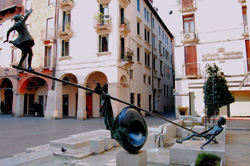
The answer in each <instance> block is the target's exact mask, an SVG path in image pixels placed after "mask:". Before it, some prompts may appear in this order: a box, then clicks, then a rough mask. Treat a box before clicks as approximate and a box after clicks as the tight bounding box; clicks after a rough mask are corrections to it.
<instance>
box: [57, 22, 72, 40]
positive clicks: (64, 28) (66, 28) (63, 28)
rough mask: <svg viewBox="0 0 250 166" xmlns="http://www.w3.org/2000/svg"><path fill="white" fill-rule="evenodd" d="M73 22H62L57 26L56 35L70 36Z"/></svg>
mask: <svg viewBox="0 0 250 166" xmlns="http://www.w3.org/2000/svg"><path fill="white" fill-rule="evenodd" d="M72 27H73V23H72V22H63V23H61V25H59V26H58V35H59V37H60V38H61V39H62V38H65V39H66V38H71V37H72V34H73V31H72Z"/></svg>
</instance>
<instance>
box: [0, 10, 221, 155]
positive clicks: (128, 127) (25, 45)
mask: <svg viewBox="0 0 250 166" xmlns="http://www.w3.org/2000/svg"><path fill="white" fill-rule="evenodd" d="M31 13H32V10H30V12H29V13H27V15H26V16H25V17H24V18H22V16H21V15H16V16H15V17H14V19H15V21H16V24H15V25H14V26H13V27H11V28H10V29H9V30H8V32H7V39H6V40H5V41H4V42H8V37H9V34H10V32H11V31H13V30H17V31H18V33H19V36H18V38H17V39H16V40H15V41H9V42H10V43H12V44H14V45H15V46H16V47H17V48H19V49H21V50H22V53H23V56H22V58H21V60H20V62H19V65H18V66H15V65H13V66H12V67H13V68H15V69H18V70H23V71H26V72H28V73H32V74H35V75H39V76H42V77H45V78H49V79H52V80H55V81H58V82H62V83H64V84H68V85H71V86H75V87H77V88H80V89H84V90H86V91H89V92H92V93H96V94H99V95H100V96H101V97H102V98H103V99H104V100H105V101H104V105H103V107H102V109H101V110H100V113H101V115H102V116H104V123H105V125H106V128H107V130H110V133H111V137H112V138H113V139H115V140H116V141H117V142H119V144H120V145H121V146H122V147H123V148H124V149H125V150H127V151H128V152H129V153H137V152H138V151H139V150H140V149H141V148H142V147H143V145H144V144H145V142H146V140H147V136H148V129H147V124H146V121H145V119H144V117H143V116H142V114H141V112H140V111H143V112H146V113H147V114H149V115H151V116H154V117H157V118H160V119H163V120H165V121H167V122H170V123H172V124H174V125H176V126H178V127H181V128H183V129H185V130H188V131H190V132H192V133H194V136H200V137H205V138H209V140H210V142H211V141H214V140H213V139H214V137H215V136H216V135H218V134H219V133H220V132H221V131H222V130H223V127H221V126H219V123H218V126H214V129H213V130H212V131H213V132H214V133H213V134H214V135H213V136H212V137H209V136H210V134H204V133H197V132H195V131H193V130H191V129H188V128H186V127H183V126H181V125H179V124H177V123H175V122H173V121H171V120H168V119H167V118H164V117H162V116H159V115H157V114H155V113H152V112H149V111H147V110H145V109H142V108H140V107H137V106H135V105H133V104H130V103H128V102H125V101H123V100H120V99H117V98H114V97H112V96H110V95H108V85H105V86H104V87H101V85H100V84H98V83H97V87H96V88H95V90H92V89H89V88H86V87H83V86H80V85H77V84H74V83H71V82H69V81H66V80H61V79H58V78H55V77H52V76H49V75H46V74H42V73H39V72H35V71H34V70H33V69H32V68H31V60H32V56H33V53H32V46H33V45H34V40H33V39H32V37H31V36H30V34H29V32H28V30H27V27H26V25H25V21H26V19H27V18H28V16H29V15H30V14H31ZM27 53H28V54H29V58H28V62H29V64H28V69H25V68H22V66H21V65H22V62H23V61H24V60H25V58H26V56H27ZM111 100H115V101H117V102H121V103H123V104H126V105H128V107H126V108H124V109H123V110H122V111H121V112H120V114H119V115H118V116H117V117H116V119H115V120H114V119H113V110H112V105H111ZM218 130H219V132H218ZM211 134H212V133H211ZM183 141H184V140H183ZM210 142H208V143H210ZM214 142H215V143H217V141H214ZM206 144H207V143H206ZM204 146H205V145H204Z"/></svg>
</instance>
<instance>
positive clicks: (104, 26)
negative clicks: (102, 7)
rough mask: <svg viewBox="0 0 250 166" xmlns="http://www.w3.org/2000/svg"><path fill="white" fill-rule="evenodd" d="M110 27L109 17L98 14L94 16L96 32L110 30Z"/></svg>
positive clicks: (110, 20)
mask: <svg viewBox="0 0 250 166" xmlns="http://www.w3.org/2000/svg"><path fill="white" fill-rule="evenodd" d="M111 25H112V19H111V16H110V15H102V14H99V15H97V16H95V25H94V27H95V29H97V30H110V29H111Z"/></svg>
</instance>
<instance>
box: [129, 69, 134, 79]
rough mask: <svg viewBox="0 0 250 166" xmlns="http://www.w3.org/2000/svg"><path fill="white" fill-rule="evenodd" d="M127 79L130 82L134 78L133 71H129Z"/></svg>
mask: <svg viewBox="0 0 250 166" xmlns="http://www.w3.org/2000/svg"><path fill="white" fill-rule="evenodd" d="M129 77H130V79H131V80H132V79H133V78H134V71H133V70H130V71H129Z"/></svg>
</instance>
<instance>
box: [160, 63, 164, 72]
mask: <svg viewBox="0 0 250 166" xmlns="http://www.w3.org/2000/svg"><path fill="white" fill-rule="evenodd" d="M162 68H163V65H162V61H160V73H161V75H163V71H162Z"/></svg>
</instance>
